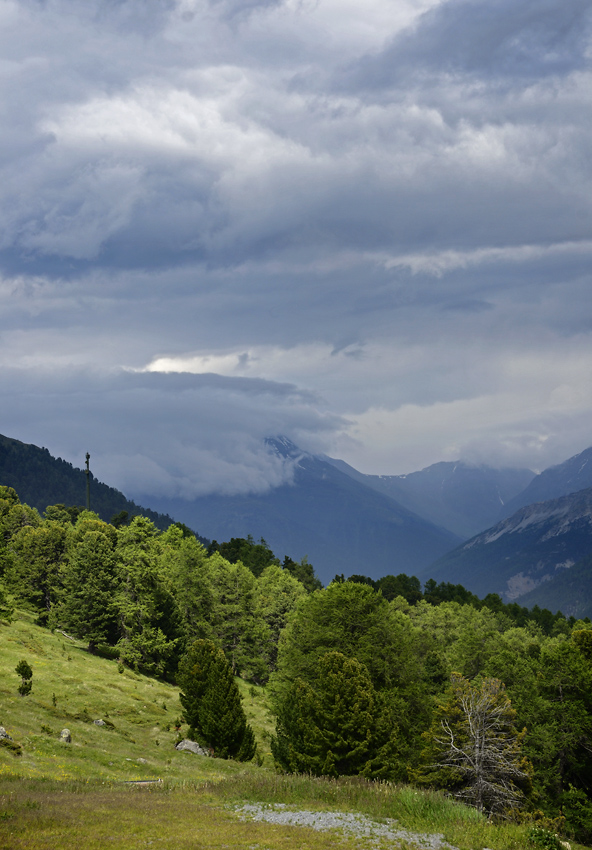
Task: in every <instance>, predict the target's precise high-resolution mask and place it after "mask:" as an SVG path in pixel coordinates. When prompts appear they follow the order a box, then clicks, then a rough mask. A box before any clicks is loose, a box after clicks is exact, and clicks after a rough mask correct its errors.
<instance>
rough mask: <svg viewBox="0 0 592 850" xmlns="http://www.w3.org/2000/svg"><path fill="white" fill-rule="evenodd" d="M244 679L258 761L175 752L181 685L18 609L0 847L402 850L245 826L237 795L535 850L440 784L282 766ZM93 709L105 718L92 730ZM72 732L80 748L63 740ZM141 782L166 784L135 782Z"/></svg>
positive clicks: (520, 833)
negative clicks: (21, 688)
mask: <svg viewBox="0 0 592 850" xmlns="http://www.w3.org/2000/svg"><path fill="white" fill-rule="evenodd" d="M21 659H25V660H26V661H27V662H28V663H29V664H30V665H31V667H32V668H33V688H32V692H31V694H30V695H28V696H26V697H21V696H20V695H19V694H18V691H17V688H18V685H19V683H20V678H19V677H18V676H17V674H16V672H15V667H16V665H17V663H18V662H19V661H20V660H21ZM239 684H240V687H241V692H242V694H243V697H244V703H243V704H244V707H245V711H246V713H247V715H248V717H249V720H250V722H251V725H252V726H253V729H254V731H255V734H256V737H257V742H258V748H259V752H260V762H261V764H260V765H257V764H255V763H250V764H239V763H237V762H233V761H223V760H220V759H210V758H205V757H200V756H195V755H193V754H190V753H184V752H177V751H176V750H175V748H174V745H175V742H176V740H177V737H178V732H177V730H176V728H175V727H176V726H177V725H178V723H179V716H180V713H181V707H180V704H179V699H178V690H177V689H176V688H175V687H174V686H172V685H170V684H167V683H164V682H159V681H157V680H154V679H150V678H148V677H146V676H142V675H139V674H137V673H134V672H133V671H131V670H128V669H124V670H123V671H122V668H121V667H119V666H118V664H117V661H114V660H107V659H103V658H97V657H95V656H91V655H89V654H88V652H86V649H85V645H84V644H82V643H81V642H79V641H75V640H71V639H70V638H68V637H66V636H64V635H63V634H60V633H58V632H56V633H51V632H49V631H47V630H44V629H41V628H39V627H37V626H35V625H34V624H33V618H32V616H31V615H29V614H27V613H26V612H22V611H21V612H18V615H17V618H16V619H15V620H14V621H13V622H12V623H11V624H9V625H7V624H2V625H0V725H2V726H4V727H5V729H6V731H7V732H8V734H9V735H11V736H12V738H13V739H14V741H15V742H16V743H17V744H19V745H20V748H21V750H20V754H16V753H14V752H13V751H11V750H10V749H9V748H7V747H0V848H1V850H12V848H14V849H15V850H21V848H35V849H36V848H44V849H45V848H47V850H54V848H55V850H58V849H59V850H69V848H76V850H80V848H85V850H93V848H108V847H117V848H118V850H120V848H123V850H127V848H130V849H131V848H146V847H157V848H166V850H177V848H178V850H182V848H231V847H232V848H245V849H246V848H249V850H284V848H286V849H287V848H310V850H324V848H329V847H335V846H338V847H343V848H344V850H348V848H358V850H360V848H364V847H366V846H368V847H370V846H374V847H376V846H379V847H387V846H390V847H392V846H393V844H392V842H391V843H390V844H389V843H385V842H384V841H382V843H381V842H379V843H378V844H371V843H370V840H369V839H363V838H354V837H347V836H345V835H341V834H340V833H336V832H334V831H332V832H318V831H314V830H312V829H309V828H305V827H288V826H277V825H272V824H267V823H256V822H243V821H241V820H239V819H238V817H237V816H236V814H234V813H233V806H234V805H236V804H239V803H241V802H250V803H253V802H258V803H264V804H270V805H273V804H283V805H288V806H290V807H293V808H295V809H315V810H333V811H346V812H357V813H360V814H365V815H367V816H369V817H372V818H375V819H377V820H378V821H381V820H384V819H385V818H393V819H396V820H397V821H398V823H399V825H400V826H401V827H404V828H406V829H409V830H412V831H414V832H418V833H441V834H443V835H444V836H445V838H446V840H447V841H448V842H450V844H452V845H454V846H455V847H458V848H460V850H475V848H476V849H477V850H482V848H492V850H512V849H513V848H528V847H531V848H533V847H535V845H533V844H532V843H530V841H529V831H528V830H529V828H528V826H517V825H513V824H505V825H492V824H490V823H488V822H487V821H486V820H485V819H484V818H482V817H481V816H480V815H479V814H478V813H477V812H476V811H474V810H472V809H469V808H466V807H464V806H461V805H458V804H455V803H453V802H452V801H450V800H447V799H446V798H444V796H443V795H442V794H440V793H436V792H423V791H417V790H415V789H413V788H410V787H405V786H403V787H396V786H393V785H391V784H388V783H375V784H372V783H368V782H365V781H361V780H359V779H345V778H344V779H341V780H336V781H335V780H323V779H313V778H310V777H303V776H280V775H277V774H276V773H275V771H274V769H273V762H272V759H271V754H270V746H269V744H270V736H271V732H272V729H273V724H272V721H271V718H270V715H269V712H268V709H267V704H266V696H265V690H264V689H263V688H258V687H253V686H250V685H248V684H246V683H244V682H242V681H241V682H240V683H239ZM96 719H101V720H104V721H105V724H106V725H105V726H96V725H95V724H94V723H93V721H94V720H96ZM63 728H68V729H69V730H70V732H71V735H72V743H71V744H64V743H61V742H60V741H59V734H60V732H61V730H62V729H63ZM183 732H184V727H182V728H181V733H183ZM138 780H160V782H158V783H155V782H153V783H152V784H148V785H137V784H134V783H135V782H137V781H138ZM398 846H401V847H404V846H405V845H404V844H399V845H398ZM408 846H414V845H413V844H411V845H408ZM572 846H575V845H572Z"/></svg>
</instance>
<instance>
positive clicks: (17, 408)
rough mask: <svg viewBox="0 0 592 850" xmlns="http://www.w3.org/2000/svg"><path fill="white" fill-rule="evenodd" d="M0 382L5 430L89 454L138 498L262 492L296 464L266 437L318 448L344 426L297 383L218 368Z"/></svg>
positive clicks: (79, 461) (78, 459)
mask: <svg viewBox="0 0 592 850" xmlns="http://www.w3.org/2000/svg"><path fill="white" fill-rule="evenodd" d="M2 384H3V386H2V393H3V398H4V399H5V405H6V407H5V409H4V414H3V416H2V428H3V431H4V433H5V435H6V436H11V437H17V438H18V439H20V440H21V441H23V442H32V443H34V444H36V445H43V446H45V447H46V448H48V449H49V451H50V452H51V453H52V454H53V455H54V456H61V457H63V458H64V459H66V460H68V461H70V462H71V463H73V464H74V465H75V466H80V467H81V466H82V465H83V462H84V456H85V453H86V451H90V453H91V468H92V470H93V473H94V474H95V476H96V477H97V478H99V479H100V480H102V481H106V482H107V483H109V484H110V485H111V486H114V487H117V488H119V489H121V490H122V491H123V492H124V493H125V494H126V495H127V496H128V497H133V498H138V499H140V498H144V499H145V498H146V497H149V496H156V495H162V496H167V497H171V498H176V497H178V498H182V499H191V498H193V497H195V496H201V495H205V494H208V493H212V492H216V493H223V494H226V495H235V494H239V493H262V492H266V491H267V490H269V489H270V488H272V487H277V486H279V485H280V484H285V483H290V482H291V480H292V476H293V466H294V460H291V459H284V458H281V457H279V456H278V455H277V454H276V453H274V452H272V451H270V450H269V449H268V448H267V447H266V445H265V438H267V437H272V436H276V435H278V434H286V435H288V436H289V437H291V438H292V439H294V440H295V441H297V442H298V443H300V444H307V443H309V444H310V445H311V446H315V447H317V448H318V447H320V446H322V444H323V434H325V435H326V437H325V438H327V437H328V436H329V435H330V434H331V432H332V431H334V430H335V429H336V428H339V427H340V426H341V425H342V424H343V421H342V420H340V418H339V417H337V416H334V415H331V414H327V413H326V412H323V411H322V410H321V409H320V405H319V404H318V403H315V402H316V400H315V399H314V398H313V397H312V396H311V395H310V394H309V393H306V392H301V391H299V390H298V389H297V388H296V387H294V386H291V385H288V384H279V383H274V382H272V381H263V380H257V379H255V380H250V379H244V378H227V377H224V376H220V375H215V374H204V375H189V374H175V375H160V374H146V373H134V372H122V371H119V372H116V373H111V374H100V373H96V372H91V371H90V370H84V371H77V372H71V371H68V372H66V373H63V374H62V375H61V377H56V376H55V375H54V376H52V375H48V374H43V373H42V372H41V373H39V372H37V373H35V374H32V373H23V372H21V373H20V374H18V373H12V374H7V373H4V376H3V380H2ZM8 411H9V412H8ZM23 423H27V424H26V425H24V424H23Z"/></svg>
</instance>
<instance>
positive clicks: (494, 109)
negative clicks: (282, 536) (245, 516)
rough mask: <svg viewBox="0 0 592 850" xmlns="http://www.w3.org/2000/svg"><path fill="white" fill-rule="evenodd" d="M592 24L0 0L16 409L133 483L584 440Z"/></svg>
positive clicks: (397, 11)
mask: <svg viewBox="0 0 592 850" xmlns="http://www.w3.org/2000/svg"><path fill="white" fill-rule="evenodd" d="M589 50H590V11H589V7H588V4H587V3H584V2H583V1H582V0H568V2H562V3H560V2H559V0H544V2H542V3H534V2H531V1H530V0H517V2H513V3H510V2H509V0H500V2H496V3H490V2H484V0H480V2H476V0H471V2H469V0H447V2H438V0H422V2H421V3H411V2H409V3H407V2H403V0H402V2H401V3H397V4H392V3H390V2H386V0H369V2H368V3H367V4H364V6H363V7H362V6H361V5H360V4H353V3H352V4H348V3H343V2H341V1H340V2H337V0H318V2H315V3H306V2H294V3H292V2H273V0H271V2H256V0H212V2H208V3H205V2H197V0H174V2H173V0H170V2H156V0H154V2H151V0H125V1H124V0H121V2H115V0H112V2H101V3H99V2H98V0H87V2H84V3H83V2H81V0H68V1H67V2H66V0H46V2H43V3H38V2H33V0H25V2H20V3H16V2H8V0H7V2H5V3H4V4H0V53H1V55H2V56H3V62H2V64H0V74H2V75H3V76H4V78H5V80H6V81H9V83H10V84H9V85H6V86H5V87H4V89H3V92H4V93H3V94H2V96H1V98H0V109H1V110H2V116H3V126H4V127H5V128H6V132H5V133H3V135H2V138H1V139H0V271H1V274H2V276H1V277H0V298H1V299H2V307H3V309H2V311H1V313H0V381H1V382H2V386H3V388H4V392H5V394H6V398H9V399H10V404H9V405H6V406H5V409H4V410H3V411H2V412H1V414H0V430H2V431H3V432H4V433H7V434H9V436H14V437H17V438H19V439H25V440H31V441H35V442H40V443H42V444H44V445H47V446H48V448H50V450H52V451H53V450H54V448H55V451H56V453H58V454H61V455H62V456H65V457H67V458H68V459H71V458H74V456H78V454H79V453H82V455H81V456H83V455H84V452H85V451H86V450H91V453H92V454H93V459H96V462H97V463H98V464H99V465H100V464H103V467H102V468H103V470H104V477H108V479H109V480H110V481H111V483H113V484H116V485H118V486H121V487H123V488H124V489H126V488H127V490H128V491H129V492H130V494H132V495H134V494H136V495H138V496H141V495H142V494H148V493H150V492H151V490H150V488H151V487H152V488H153V489H152V491H153V492H156V491H159V492H161V491H162V492H165V491H166V492H167V493H168V494H171V493H173V492H174V493H176V494H183V493H185V494H191V493H194V492H206V491H207V492H210V491H211V490H212V489H213V488H216V487H218V488H219V489H221V490H223V491H224V492H231V491H232V488H233V487H234V488H238V491H241V492H243V491H245V490H249V489H252V490H255V491H256V490H260V489H262V488H265V487H267V486H273V485H274V484H276V483H278V481H280V480H286V476H289V470H286V469H283V468H276V466H274V463H276V461H273V460H271V461H270V460H269V458H268V456H267V453H266V451H265V449H264V447H263V444H262V440H263V438H264V437H265V436H268V435H269V434H277V433H286V434H287V435H288V436H290V437H291V438H292V439H294V440H295V442H299V441H300V442H303V443H304V444H305V447H307V448H313V447H315V446H316V447H317V448H319V449H324V450H327V451H333V453H338V452H339V451H343V452H344V453H345V454H346V455H347V457H346V459H349V460H350V461H352V462H355V463H357V464H358V465H359V466H361V467H363V468H364V469H365V470H367V471H374V472H406V471H411V469H413V468H416V467H417V466H421V465H426V464H427V463H429V462H433V461H435V460H439V459H442V458H451V457H453V456H459V455H460V454H462V453H464V454H466V455H467V456H469V455H470V456H471V457H472V458H474V457H477V456H478V455H480V456H482V457H483V458H494V459H495V458H502V457H506V458H515V459H516V462H523V463H536V465H537V466H539V467H540V466H544V464H545V461H548V462H557V461H559V460H562V459H563V458H562V457H561V456H559V455H560V453H562V452H566V453H569V452H570V451H572V450H573V452H575V451H578V450H581V449H582V448H584V447H585V445H586V444H587V443H586V437H585V433H586V429H585V428H584V426H583V424H582V423H584V422H585V421H586V418H587V417H589V416H590V414H591V413H592V389H591V387H590V382H589V379H588V377H587V375H588V371H589V369H588V368H587V367H586V364H587V363H589V357H590V355H591V354H592V351H591V350H590V349H591V345H590V332H591V328H592V307H591V306H590V298H589V291H590V256H591V254H592V242H591V241H590V233H591V227H592V201H591V198H590V193H589V190H588V187H589V184H590V162H591V161H592V157H591V154H592V150H591V145H592V142H591V139H592V126H591V123H592V122H591V119H590V108H589V107H590V91H591V83H592V79H591V74H590V59H589V56H590V54H589ZM145 368H150V369H162V370H165V369H166V370H168V371H162V372H161V374H156V373H155V372H151V373H149V374H146V373H143V372H130V371H127V372H126V371H122V370H125V369H132V370H133V369H136V370H142V369H145ZM180 370H188V371H189V372H191V371H192V372H195V374H185V375H184V376H182V375H180V374H176V373H179V371H180ZM208 373H210V374H208ZM211 373H217V375H218V376H217V377H216V376H215V374H211ZM148 432H149V433H148ZM45 434H47V436H44V435H45ZM582 441H584V445H582ZM89 443H92V445H89ZM185 455H187V458H189V465H188V466H184V465H183V464H184V458H185ZM115 456H117V460H116V461H114V460H113V458H114V457H115ZM126 458H127V461H126ZM187 458H185V459H187ZM109 459H111V460H109ZM109 464H110V465H109ZM121 470H125V471H126V473H125V474H126V476H127V477H124V476H123V473H122V472H121ZM97 474H98V470H97ZM200 488H201V489H200ZM204 488H205V489H204Z"/></svg>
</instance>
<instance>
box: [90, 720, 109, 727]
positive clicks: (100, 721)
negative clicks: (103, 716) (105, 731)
mask: <svg viewBox="0 0 592 850" xmlns="http://www.w3.org/2000/svg"><path fill="white" fill-rule="evenodd" d="M93 723H94V724H95V726H106V725H107V724H106V723H105V721H104V720H93Z"/></svg>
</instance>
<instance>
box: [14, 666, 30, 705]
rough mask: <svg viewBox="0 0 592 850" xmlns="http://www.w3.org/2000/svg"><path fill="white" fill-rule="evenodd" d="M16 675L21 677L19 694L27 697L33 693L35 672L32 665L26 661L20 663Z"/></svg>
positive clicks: (16, 668)
mask: <svg viewBox="0 0 592 850" xmlns="http://www.w3.org/2000/svg"><path fill="white" fill-rule="evenodd" d="M15 670H16V673H17V675H18V676H20V677H21V683H20V685H19V687H18V692H19V694H20V695H21V696H22V697H26V696H27V694H30V693H31V689H32V687H33V670H32V668H31V665H30V664H28V663H27V662H26V661H25V660H23V661H19V663H18V664H17V665H16V667H15Z"/></svg>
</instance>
